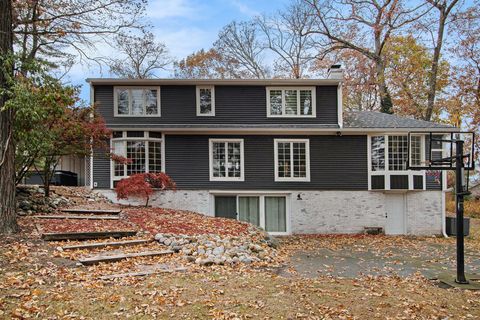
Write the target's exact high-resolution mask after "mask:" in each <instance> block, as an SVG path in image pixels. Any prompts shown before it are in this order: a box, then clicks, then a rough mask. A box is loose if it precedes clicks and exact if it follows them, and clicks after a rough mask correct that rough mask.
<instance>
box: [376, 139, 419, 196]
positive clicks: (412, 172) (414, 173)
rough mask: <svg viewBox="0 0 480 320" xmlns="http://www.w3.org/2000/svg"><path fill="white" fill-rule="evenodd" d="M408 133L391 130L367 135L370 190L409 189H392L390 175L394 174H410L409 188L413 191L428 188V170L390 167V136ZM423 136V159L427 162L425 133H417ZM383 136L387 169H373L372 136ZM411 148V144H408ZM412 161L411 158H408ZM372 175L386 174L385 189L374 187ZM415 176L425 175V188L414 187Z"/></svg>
mask: <svg viewBox="0 0 480 320" xmlns="http://www.w3.org/2000/svg"><path fill="white" fill-rule="evenodd" d="M407 135H408V134H405V133H398V132H389V133H375V134H370V135H367V157H368V161H367V164H368V190H371V191H383V190H394V191H402V190H407V189H391V188H390V177H391V176H392V175H407V176H408V190H411V191H422V190H426V188H427V181H426V171H425V170H390V169H389V161H388V160H389V152H388V140H389V136H407ZM417 135H418V136H421V137H422V139H421V141H420V143H421V147H420V148H421V150H420V151H421V161H422V162H425V135H421V134H417ZM378 136H383V137H385V169H384V170H381V171H379V170H377V171H373V170H372V137H378ZM408 148H410V144H409V146H408ZM407 161H410V159H407ZM372 176H385V186H384V189H372ZM414 176H422V177H423V189H414V188H413V185H414V184H413V177H414Z"/></svg>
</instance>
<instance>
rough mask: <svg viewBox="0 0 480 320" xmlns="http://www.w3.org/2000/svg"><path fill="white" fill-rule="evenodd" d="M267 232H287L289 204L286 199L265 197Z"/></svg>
mask: <svg viewBox="0 0 480 320" xmlns="http://www.w3.org/2000/svg"><path fill="white" fill-rule="evenodd" d="M265 230H266V231H268V232H287V203H286V198H285V197H270V196H269V197H265Z"/></svg>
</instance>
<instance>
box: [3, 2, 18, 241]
mask: <svg viewBox="0 0 480 320" xmlns="http://www.w3.org/2000/svg"><path fill="white" fill-rule="evenodd" d="M12 45H13V35H12V1H11V0H0V192H1V194H0V233H13V232H16V231H17V230H18V225H17V220H16V203H15V145H14V141H13V119H14V118H13V117H14V113H13V109H11V108H8V109H5V103H6V102H7V98H8V97H7V92H8V91H9V90H8V89H9V82H10V81H11V79H12V78H13V63H12V61H11V56H12V52H13V47H12Z"/></svg>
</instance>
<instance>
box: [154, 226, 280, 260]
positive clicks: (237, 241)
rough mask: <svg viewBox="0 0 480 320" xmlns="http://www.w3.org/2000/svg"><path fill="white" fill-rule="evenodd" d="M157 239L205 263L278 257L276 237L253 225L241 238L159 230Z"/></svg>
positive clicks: (192, 258) (186, 255)
mask: <svg viewBox="0 0 480 320" xmlns="http://www.w3.org/2000/svg"><path fill="white" fill-rule="evenodd" d="M155 240H157V241H158V242H159V243H161V244H163V245H166V246H169V247H170V248H171V249H172V250H173V251H176V252H180V253H182V254H183V256H184V258H185V259H186V260H187V261H189V262H195V263H196V264H199V265H205V266H208V265H212V264H217V265H223V264H236V263H245V264H250V263H252V262H259V261H265V262H272V261H273V259H274V258H275V257H276V256H277V252H276V249H275V248H276V247H277V245H278V242H277V240H276V239H275V238H273V237H272V236H270V235H268V233H266V232H265V231H263V230H260V229H258V228H256V227H253V226H252V227H250V228H249V230H248V235H246V236H241V237H237V236H219V235H217V234H202V235H193V236H190V235H179V234H166V233H159V234H157V235H156V236H155Z"/></svg>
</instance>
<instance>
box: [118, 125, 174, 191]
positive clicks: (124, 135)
mask: <svg viewBox="0 0 480 320" xmlns="http://www.w3.org/2000/svg"><path fill="white" fill-rule="evenodd" d="M118 131H120V130H118ZM127 131H129V130H126V131H122V137H120V138H111V139H110V148H111V149H112V150H113V143H114V142H115V141H121V142H123V143H124V144H125V146H124V148H125V152H126V151H127V145H126V144H127V141H145V172H146V173H148V172H149V171H150V166H149V163H148V162H149V158H148V157H149V152H148V151H149V150H148V147H149V146H148V143H149V142H160V143H161V153H162V154H161V155H160V156H161V161H162V172H165V134H164V133H162V138H150V136H149V131H144V133H143V135H144V136H143V137H127ZM133 131H137V130H133ZM113 153H114V154H115V151H114V150H113ZM120 156H123V157H126V155H120ZM128 177H129V176H128V175H127V168H126V165H124V169H123V176H115V161H113V160H110V188H111V189H113V188H114V186H113V183H114V182H115V181H120V180H122V179H125V178H128Z"/></svg>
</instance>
